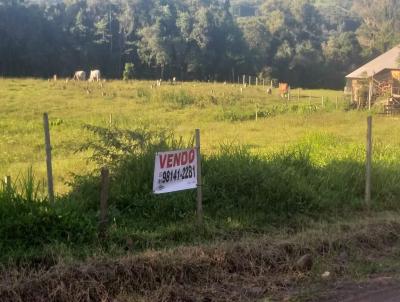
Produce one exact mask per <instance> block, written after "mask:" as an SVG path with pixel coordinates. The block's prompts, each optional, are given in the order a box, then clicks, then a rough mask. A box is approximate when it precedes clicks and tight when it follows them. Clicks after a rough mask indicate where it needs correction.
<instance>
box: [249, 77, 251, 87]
mask: <svg viewBox="0 0 400 302" xmlns="http://www.w3.org/2000/svg"><path fill="white" fill-rule="evenodd" d="M250 85H251V76H249V86H250Z"/></svg>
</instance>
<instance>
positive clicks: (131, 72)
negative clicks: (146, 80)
mask: <svg viewBox="0 0 400 302" xmlns="http://www.w3.org/2000/svg"><path fill="white" fill-rule="evenodd" d="M134 76H135V65H134V64H133V63H125V69H124V72H123V75H122V78H123V79H124V81H127V80H132V79H133V78H134Z"/></svg>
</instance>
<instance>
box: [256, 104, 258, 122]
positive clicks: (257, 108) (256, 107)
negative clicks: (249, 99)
mask: <svg viewBox="0 0 400 302" xmlns="http://www.w3.org/2000/svg"><path fill="white" fill-rule="evenodd" d="M257 121H258V105H257V104H256V122H257Z"/></svg>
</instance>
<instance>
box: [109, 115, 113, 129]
mask: <svg viewBox="0 0 400 302" xmlns="http://www.w3.org/2000/svg"><path fill="white" fill-rule="evenodd" d="M109 123H110V127H112V125H113V115H112V113H110V118H109Z"/></svg>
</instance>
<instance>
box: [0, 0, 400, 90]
mask: <svg viewBox="0 0 400 302" xmlns="http://www.w3.org/2000/svg"><path fill="white" fill-rule="evenodd" d="M237 2H242V3H246V0H239V1H236V3H235V4H237ZM251 2H252V3H253V4H254V2H257V14H256V15H254V16H250V17H238V18H236V17H234V16H233V14H232V7H231V3H230V1H229V0H59V1H55V0H36V1H35V2H33V1H23V0H2V1H1V2H0V76H13V77H19V76H36V77H50V76H52V75H53V74H58V75H59V76H71V75H72V73H73V72H74V71H75V70H79V69H84V70H89V69H100V70H101V71H102V73H103V74H104V75H105V76H107V77H110V78H121V76H122V74H123V71H124V68H125V65H126V64H129V66H130V69H132V67H133V70H134V71H133V74H134V76H135V77H136V78H140V79H156V78H164V79H167V78H172V77H177V79H182V80H210V81H214V80H218V81H235V82H236V81H237V80H238V78H239V79H240V78H241V76H242V75H243V74H248V75H253V76H259V77H262V78H266V79H272V78H276V79H279V80H281V81H286V82H289V83H290V84H291V85H293V86H303V87H332V88H333V87H335V88H338V87H342V86H343V84H344V76H345V75H346V74H347V73H348V72H350V71H351V70H353V69H354V68H356V67H357V66H358V65H360V64H362V63H364V62H366V61H368V60H369V59H371V58H373V57H374V56H376V55H377V54H379V53H381V52H383V51H386V50H387V49H389V48H390V47H392V46H394V45H396V44H397V43H399V42H400V19H399V18H398V16H399V15H400V3H398V1H396V0H329V1H324V0H319V1H318V0H260V1H254V0H251Z"/></svg>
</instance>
